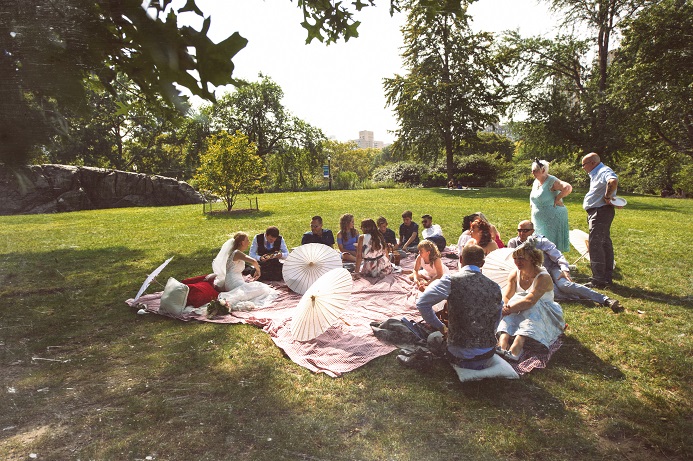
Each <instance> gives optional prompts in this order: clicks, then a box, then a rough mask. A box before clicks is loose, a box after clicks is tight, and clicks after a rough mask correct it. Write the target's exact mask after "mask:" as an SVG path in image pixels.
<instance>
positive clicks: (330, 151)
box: [323, 140, 379, 181]
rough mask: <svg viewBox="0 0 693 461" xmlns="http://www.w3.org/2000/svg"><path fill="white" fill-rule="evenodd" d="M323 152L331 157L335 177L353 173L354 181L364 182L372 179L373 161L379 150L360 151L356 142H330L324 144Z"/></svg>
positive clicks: (367, 149) (351, 175)
mask: <svg viewBox="0 0 693 461" xmlns="http://www.w3.org/2000/svg"><path fill="white" fill-rule="evenodd" d="M323 152H324V154H325V155H329V156H330V162H331V165H332V176H333V177H337V176H338V175H339V174H341V173H351V174H350V175H349V176H350V177H353V178H354V181H364V180H366V179H368V178H370V177H371V173H372V172H373V160H374V159H375V156H376V155H377V154H378V153H379V149H374V148H366V149H359V148H357V147H356V142H354V141H348V142H339V141H333V140H328V141H325V143H324V144H323Z"/></svg>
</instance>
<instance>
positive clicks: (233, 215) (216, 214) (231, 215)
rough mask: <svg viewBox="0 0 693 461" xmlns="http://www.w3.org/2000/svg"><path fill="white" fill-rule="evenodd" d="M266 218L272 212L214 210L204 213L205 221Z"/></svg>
mask: <svg viewBox="0 0 693 461" xmlns="http://www.w3.org/2000/svg"><path fill="white" fill-rule="evenodd" d="M267 216H272V212H270V211H262V210H259V211H258V210H251V209H247V210H231V211H226V210H218V211H217V210H215V211H212V212H210V213H205V218H206V219H245V218H248V217H253V218H266V217H267Z"/></svg>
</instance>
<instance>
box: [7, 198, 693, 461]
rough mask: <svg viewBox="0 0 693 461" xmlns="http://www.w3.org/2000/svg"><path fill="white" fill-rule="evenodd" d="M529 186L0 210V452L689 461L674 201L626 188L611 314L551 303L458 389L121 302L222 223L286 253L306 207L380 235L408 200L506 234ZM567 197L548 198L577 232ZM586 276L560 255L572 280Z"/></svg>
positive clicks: (22, 455)
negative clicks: (317, 365) (269, 237)
mask: <svg viewBox="0 0 693 461" xmlns="http://www.w3.org/2000/svg"><path fill="white" fill-rule="evenodd" d="M528 195H529V191H528V190H520V189H514V190H513V189H504V190H500V189H483V190H480V191H465V192H461V191H447V190H442V189H426V190H420V189H404V190H402V189H400V190H365V191H332V192H310V193H296V194H291V193H283V194H266V195H260V196H259V202H260V211H259V212H256V213H252V214H246V213H237V214H232V215H226V216H213V217H212V216H209V215H207V216H205V215H203V214H202V207H201V206H180V207H168V208H129V209H115V210H96V211H86V212H76V213H65V214H54V215H33V216H1V217H0V282H1V283H0V299H2V301H3V303H2V308H0V309H1V311H0V312H2V320H1V321H0V383H1V384H2V387H1V388H0V392H2V399H0V429H1V430H0V459H4V460H26V459H29V457H30V455H31V454H36V455H37V459H39V460H41V459H43V460H73V459H74V460H76V459H80V460H89V459H94V460H111V459H113V460H136V459H141V460H144V459H156V460H275V459H289V460H292V459H296V460H421V459H437V460H456V459H459V460H469V459H489V460H495V459H513V460H514V459H532V460H563V459H565V460H573V459H600V460H603V459H607V460H609V459H627V460H655V459H657V460H659V459H661V460H684V459H691V458H693V437H691V436H692V435H693V424H692V422H693V411H692V408H693V387H692V386H691V384H692V383H693V372H692V371H691V370H692V369H693V360H692V359H691V356H692V355H693V348H692V347H691V335H692V333H693V331H692V330H693V328H692V325H693V322H692V321H691V307H692V306H693V283H692V278H691V270H692V269H693V256H691V250H690V248H689V247H690V246H691V242H693V219H692V218H691V217H692V216H693V201H691V200H673V199H660V198H656V197H646V196H627V199H628V202H629V204H628V206H627V207H626V208H625V209H623V210H618V211H617V215H616V219H615V221H614V224H613V227H612V234H613V240H614V246H615V253H616V261H617V268H616V274H615V275H616V277H615V282H616V285H615V286H614V287H613V289H612V290H611V291H608V292H607V293H608V294H609V295H610V296H613V297H616V298H618V299H620V300H621V301H622V303H623V305H624V306H625V308H626V311H625V312H623V313H621V314H614V313H612V312H611V311H610V310H609V309H605V308H601V307H596V308H591V307H587V306H585V305H583V304H578V303H562V306H563V309H564V311H565V316H566V321H567V322H568V324H569V325H570V328H569V330H568V338H567V341H566V343H565V344H564V346H563V347H562V348H561V349H560V350H559V351H558V352H557V353H556V355H555V356H554V358H553V360H552V361H551V363H550V364H549V367H548V368H547V369H544V370H539V371H535V372H533V373H531V374H530V375H526V376H525V377H523V378H522V379H520V380H517V381H503V380H486V381H481V382H472V383H465V384H462V383H460V382H459V381H458V380H457V378H456V375H455V374H454V372H453V370H452V369H451V368H450V367H447V366H439V367H436V368H435V369H434V370H433V371H431V372H430V373H427V374H425V373H421V372H416V371H414V370H410V369H405V368H402V367H400V366H399V365H398V363H397V362H396V360H395V354H391V355H388V356H385V357H381V358H379V359H377V360H374V361H372V362H370V363H369V364H367V365H366V366H364V367H361V368H359V369H358V370H356V371H354V372H351V373H348V374H346V375H344V376H342V377H341V378H337V379H332V378H329V377H327V376H324V375H316V374H313V373H311V372H309V371H307V370H305V369H303V368H301V367H299V366H297V365H295V364H294V363H293V362H291V361H290V360H289V359H287V358H286V357H285V356H284V355H283V354H282V351H281V350H280V349H278V348H277V347H276V346H274V343H272V341H271V340H270V338H269V336H268V335H267V334H265V333H263V332H262V331H261V330H259V329H257V328H255V327H251V326H245V325H240V326H228V325H216V324H205V323H184V322H179V321H175V320H172V319H169V318H165V317H161V316H155V315H146V316H138V315H136V314H135V310H134V309H131V308H129V307H127V306H126V305H125V303H124V300H125V299H127V298H131V297H133V296H134V295H135V294H136V292H137V290H138V288H139V286H140V284H141V283H142V281H143V280H144V278H145V277H146V275H147V274H148V273H149V272H150V271H151V270H152V269H154V268H155V267H156V266H158V265H159V264H160V263H161V262H163V261H164V260H165V259H166V258H168V257H170V256H175V257H174V259H173V261H172V262H171V264H169V266H168V267H167V268H166V269H165V271H164V273H163V275H162V277H161V281H162V282H165V280H166V278H167V277H168V276H173V277H176V278H178V279H179V280H180V279H183V278H185V277H188V276H193V275H199V274H203V273H208V272H210V271H211V261H212V259H213V257H214V256H215V255H216V253H217V251H218V249H219V247H220V246H221V244H222V243H223V242H224V241H225V240H226V238H227V236H228V235H229V234H230V233H233V232H235V231H237V230H244V231H247V232H249V233H250V234H255V233H257V232H260V231H262V230H264V229H265V228H266V227H267V226H268V225H273V224H274V225H277V226H278V227H279V228H280V230H281V232H282V234H283V235H284V237H285V238H286V239H287V243H288V245H289V247H291V246H295V245H297V244H298V243H299V242H300V238H301V234H302V233H303V232H304V231H306V230H308V228H309V222H310V217H311V216H312V215H314V214H320V215H322V216H323V219H324V221H325V227H328V228H331V229H333V231H334V232H335V235H336V233H337V231H338V227H339V226H338V220H339V216H340V215H341V214H343V213H345V212H350V213H353V214H354V215H355V217H356V220H357V225H358V222H359V221H360V219H362V218H366V217H371V218H377V217H378V216H379V215H381V214H383V215H385V216H386V217H387V218H388V220H389V222H390V227H392V228H393V229H395V231H396V230H397V228H398V226H399V223H400V221H401V219H400V214H401V212H402V211H404V210H405V209H411V210H412V211H413V212H414V216H415V217H416V218H417V221H418V217H420V216H421V215H422V214H424V213H429V214H431V215H433V218H434V222H436V223H438V224H441V226H442V227H443V230H444V231H445V233H446V236H447V238H448V240H449V242H451V243H454V242H456V240H457V237H458V236H459V234H460V223H461V220H462V216H463V215H465V214H469V213H471V212H474V211H478V210H482V211H484V213H485V214H486V215H487V216H488V218H489V219H490V220H491V222H492V223H494V224H495V225H496V226H497V227H498V230H499V231H500V232H501V234H502V236H503V239H504V240H505V241H507V240H508V239H509V238H510V237H513V236H514V235H515V229H516V225H517V223H518V222H519V221H520V220H522V219H527V218H528V217H529V200H528ZM583 195H584V191H576V192H574V193H573V194H572V195H571V196H569V197H568V199H567V200H566V204H567V206H568V210H569V217H570V224H571V227H578V228H581V229H583V230H586V228H587V225H586V219H585V213H584V211H583V210H582V208H581V199H582V197H583ZM240 206H243V204H242V203H241V204H240ZM567 256H568V259H569V260H570V262H573V261H574V260H576V259H577V257H578V255H577V253H576V252H575V251H574V250H572V251H571V252H570V253H569V254H568V255H567ZM588 274H589V267H588V265H587V264H585V263H584V262H581V263H578V271H577V272H576V273H574V276H575V278H577V279H578V280H583V281H584V280H586V278H587V276H588ZM161 289H162V288H161V287H156V286H154V287H153V288H152V289H150V291H158V290H161ZM147 457H149V458H147Z"/></svg>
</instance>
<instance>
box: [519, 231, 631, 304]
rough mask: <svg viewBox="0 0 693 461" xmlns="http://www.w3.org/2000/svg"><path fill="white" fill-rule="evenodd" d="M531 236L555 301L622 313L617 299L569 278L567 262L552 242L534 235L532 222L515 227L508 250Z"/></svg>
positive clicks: (541, 236)
mask: <svg viewBox="0 0 693 461" xmlns="http://www.w3.org/2000/svg"><path fill="white" fill-rule="evenodd" d="M532 235H534V238H535V240H536V242H537V249H538V250H541V251H543V252H544V267H545V268H546V270H547V271H548V273H549V274H550V275H551V278H552V279H553V293H554V297H555V299H557V300H561V299H567V300H570V299H589V300H591V301H594V302H595V303H598V304H601V305H602V306H607V307H609V308H611V310H612V311H614V312H621V311H623V307H622V306H621V303H620V302H618V300H617V299H611V298H609V297H608V296H606V295H603V294H601V293H597V292H596V291H594V290H592V289H591V288H588V287H586V286H584V285H580V284H579V283H575V282H573V280H572V279H571V278H570V267H569V266H568V261H567V260H566V259H565V257H564V256H563V254H562V253H561V252H560V251H559V250H558V248H556V245H554V244H553V242H551V241H550V240H549V239H547V238H546V237H544V236H543V235H535V234H534V224H532V221H521V222H520V224H518V225H517V237H515V238H511V239H510V241H509V242H508V248H517V247H519V246H520V245H521V244H522V243H524V242H526V241H527V238H529V237H530V236H532Z"/></svg>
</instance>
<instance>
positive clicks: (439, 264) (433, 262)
mask: <svg viewBox="0 0 693 461" xmlns="http://www.w3.org/2000/svg"><path fill="white" fill-rule="evenodd" d="M417 248H418V249H419V255H418V256H417V257H416V262H415V263H414V272H412V273H411V274H410V275H409V280H412V281H413V282H414V285H416V287H417V288H418V289H419V291H424V290H425V289H426V287H427V286H428V285H430V284H431V282H433V281H434V280H438V279H439V278H441V277H442V276H443V275H445V274H447V273H448V272H450V270H449V269H448V268H447V266H445V265H444V264H443V261H442V259H440V251H438V247H437V246H436V244H435V243H433V242H431V241H430V240H422V241H420V242H419V245H418V246H417Z"/></svg>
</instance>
